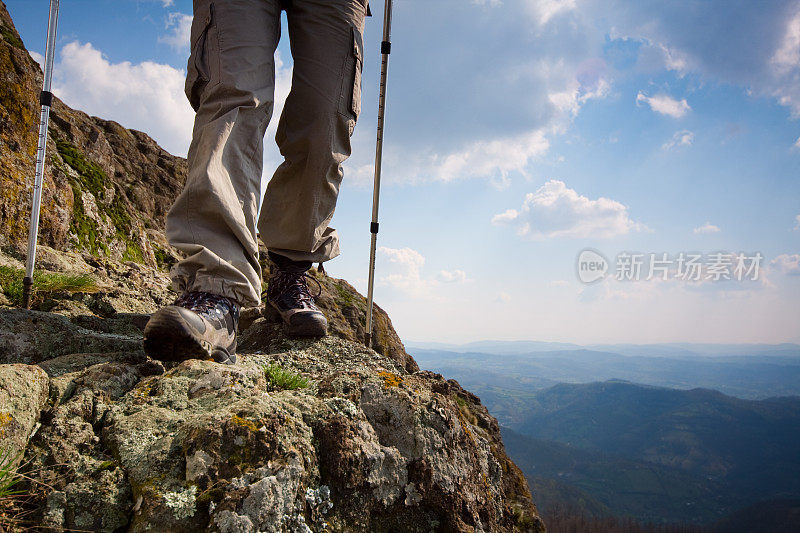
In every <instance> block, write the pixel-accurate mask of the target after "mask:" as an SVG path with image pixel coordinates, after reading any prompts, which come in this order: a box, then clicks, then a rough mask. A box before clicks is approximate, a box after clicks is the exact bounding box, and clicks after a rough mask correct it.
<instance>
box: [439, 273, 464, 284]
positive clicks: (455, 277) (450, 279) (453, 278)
mask: <svg viewBox="0 0 800 533" xmlns="http://www.w3.org/2000/svg"><path fill="white" fill-rule="evenodd" d="M436 279H438V280H439V281H441V282H443V283H464V282H465V281H467V273H466V272H464V271H463V270H452V271H451V270H440V271H439V274H438V275H437V276H436Z"/></svg>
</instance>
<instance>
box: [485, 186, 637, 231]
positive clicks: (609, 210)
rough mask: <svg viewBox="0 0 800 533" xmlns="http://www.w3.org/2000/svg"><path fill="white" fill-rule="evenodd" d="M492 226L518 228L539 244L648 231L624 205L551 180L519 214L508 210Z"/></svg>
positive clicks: (523, 205)
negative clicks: (563, 239)
mask: <svg viewBox="0 0 800 533" xmlns="http://www.w3.org/2000/svg"><path fill="white" fill-rule="evenodd" d="M492 223H493V224H495V225H501V224H513V225H516V226H517V233H518V234H520V235H523V236H527V237H530V238H532V239H536V240H540V239H548V238H556V237H581V238H585V237H596V238H610V237H615V236H617V235H625V234H627V233H629V232H630V231H632V230H636V231H641V230H644V229H646V228H645V226H644V225H642V224H640V223H638V222H634V221H633V220H631V218H630V216H629V214H628V208H627V207H625V206H624V205H622V204H621V203H619V202H617V201H614V200H610V199H608V198H603V197H600V198H598V199H597V200H590V199H589V198H587V197H585V196H581V195H579V194H578V193H577V192H576V191H575V190H574V189H570V188H568V187H567V186H566V184H565V183H564V182H563V181H558V180H550V181H548V182H547V183H545V184H544V185H542V186H541V187H540V188H539V189H538V190H537V191H536V192H535V193H528V194H527V195H526V196H525V201H524V202H523V204H522V208H521V209H520V210H514V209H509V210H507V211H505V212H504V213H501V214H499V215H495V216H494V217H493V218H492Z"/></svg>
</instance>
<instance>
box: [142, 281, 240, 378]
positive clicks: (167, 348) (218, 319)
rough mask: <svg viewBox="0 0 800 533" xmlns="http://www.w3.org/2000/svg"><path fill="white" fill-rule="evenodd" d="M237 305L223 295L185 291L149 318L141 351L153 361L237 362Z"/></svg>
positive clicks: (230, 363)
mask: <svg viewBox="0 0 800 533" xmlns="http://www.w3.org/2000/svg"><path fill="white" fill-rule="evenodd" d="M238 324H239V305H238V304H237V303H236V302H234V301H233V300H231V299H230V298H226V297H225V296H219V295H217V294H210V293H207V292H199V291H195V292H187V293H185V294H184V295H183V296H181V297H180V298H178V299H177V300H175V303H174V304H172V305H169V306H167V307H163V308H161V309H159V310H158V311H156V312H155V313H154V314H153V316H151V317H150V321H149V322H147V325H146V326H145V328H144V351H145V352H146V353H147V355H149V356H150V357H152V358H153V359H160V360H162V361H183V360H185V359H209V358H211V359H213V360H214V361H216V362H218V363H225V364H229V365H232V364H234V363H235V362H236V328H237V326H238Z"/></svg>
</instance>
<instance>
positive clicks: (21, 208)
mask: <svg viewBox="0 0 800 533" xmlns="http://www.w3.org/2000/svg"><path fill="white" fill-rule="evenodd" d="M41 87H42V71H41V68H40V67H39V65H38V64H37V63H36V62H35V61H34V60H33V59H32V58H31V56H30V55H29V54H28V52H27V50H26V49H25V47H24V45H23V43H22V40H21V39H20V37H19V34H18V33H17V31H16V29H15V28H14V23H13V22H12V20H11V17H10V15H9V14H8V11H7V9H6V6H5V5H4V4H3V3H2V2H0V225H2V227H3V228H4V231H3V232H2V233H1V234H0V244H2V245H8V244H20V243H23V242H26V241H27V237H28V220H29V217H30V205H31V204H30V199H31V198H30V190H31V187H32V183H33V174H34V167H35V159H36V143H37V132H38V123H39V110H40V106H39V96H38V95H39V91H40V90H41ZM45 160H46V163H47V164H46V169H45V174H44V186H43V187H42V207H41V226H40V227H41V229H40V232H39V241H40V242H41V243H42V244H45V245H48V246H52V247H54V248H57V249H59V250H72V251H88V252H91V253H93V254H94V255H97V256H105V257H110V258H113V259H117V260H120V259H124V260H132V261H137V262H143V263H145V264H148V265H151V266H155V265H156V264H157V263H159V262H160V263H162V264H164V263H168V262H169V261H170V258H171V256H172V253H171V251H170V249H169V247H168V246H167V244H166V241H165V239H164V237H163V233H162V231H161V229H162V228H163V224H164V217H165V215H166V212H167V210H168V209H169V207H170V206H171V205H172V201H173V199H174V198H175V196H176V195H177V193H178V192H179V191H180V189H181V186H182V184H183V182H184V181H185V179H186V160H185V159H183V158H180V157H175V156H172V155H170V154H169V153H167V152H166V151H164V150H163V149H162V148H161V147H159V146H158V145H157V144H156V143H155V141H153V139H151V138H150V137H148V136H147V135H146V134H144V133H142V132H140V131H134V130H128V129H125V128H123V127H122V126H120V125H119V124H117V123H116V122H112V121H108V120H102V119H100V118H97V117H90V116H88V115H87V114H86V113H83V112H81V111H76V110H74V109H71V108H69V107H68V106H66V105H64V103H63V102H61V100H59V99H58V98H55V100H54V103H53V107H52V110H51V113H50V136H49V139H48V144H47V157H46V159H45Z"/></svg>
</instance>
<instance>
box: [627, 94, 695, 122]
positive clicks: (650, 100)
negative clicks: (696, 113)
mask: <svg viewBox="0 0 800 533" xmlns="http://www.w3.org/2000/svg"><path fill="white" fill-rule="evenodd" d="M642 102H644V103H646V104H647V105H649V106H650V109H652V110H653V111H655V112H656V113H660V114H662V115H668V116H670V117H672V118H681V117H682V116H684V115H686V113H688V112H689V111H690V110H691V109H692V108H691V107H689V104H688V103H687V102H686V99H683V100H676V99H675V98H673V97H671V96H669V95H666V94H657V95H655V96H647V95H646V94H644V93H643V92H639V94H637V95H636V104H637V105H639V104H641V103H642Z"/></svg>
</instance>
